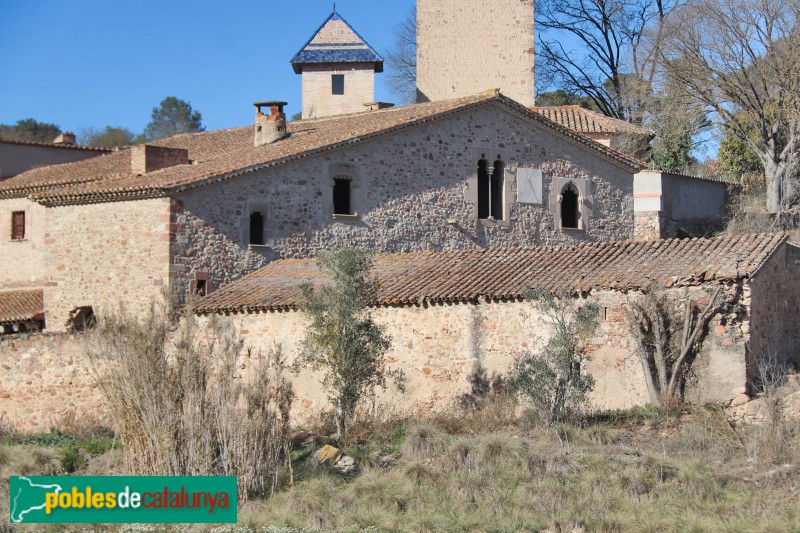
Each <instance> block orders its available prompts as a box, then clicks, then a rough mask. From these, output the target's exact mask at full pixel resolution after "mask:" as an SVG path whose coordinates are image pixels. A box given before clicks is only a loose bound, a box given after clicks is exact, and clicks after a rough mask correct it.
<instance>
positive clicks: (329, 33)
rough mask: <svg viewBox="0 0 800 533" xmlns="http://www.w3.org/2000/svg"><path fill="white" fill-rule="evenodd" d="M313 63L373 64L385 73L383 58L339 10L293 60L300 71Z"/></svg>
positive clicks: (378, 70)
mask: <svg viewBox="0 0 800 533" xmlns="http://www.w3.org/2000/svg"><path fill="white" fill-rule="evenodd" d="M314 63H373V64H374V65H375V71H376V72H383V58H382V57H381V56H380V55H378V53H377V52H376V51H375V49H374V48H372V47H371V46H370V45H369V44H368V43H367V41H365V40H364V39H363V38H362V37H361V36H360V35H359V34H358V32H356V31H355V30H354V29H353V27H352V26H350V24H348V23H347V21H346V20H344V19H343V18H342V17H341V16H340V15H339V14H338V13H337V12H336V11H334V12H333V14H331V16H330V17H328V19H327V20H326V21H325V22H324V23H323V24H322V26H320V28H319V29H318V30H317V32H316V33H315V34H314V36H313V37H311V39H310V40H309V41H308V42H307V43H306V44H304V45H303V48H302V49H301V50H300V51H299V52H297V55H295V56H294V58H293V59H292V67H294V71H295V72H296V73H297V74H300V73H301V72H302V71H303V65H307V64H314Z"/></svg>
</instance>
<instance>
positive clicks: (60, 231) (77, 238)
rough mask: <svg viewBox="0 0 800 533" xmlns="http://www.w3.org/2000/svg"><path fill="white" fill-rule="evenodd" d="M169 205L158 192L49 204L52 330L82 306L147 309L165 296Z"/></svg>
mask: <svg viewBox="0 0 800 533" xmlns="http://www.w3.org/2000/svg"><path fill="white" fill-rule="evenodd" d="M169 205H170V203H169V200H168V199H166V198H157V199H152V200H142V201H136V202H114V203H104V204H92V205H76V206H64V207H54V208H49V209H48V210H47V211H48V212H47V218H48V225H47V233H46V235H45V238H44V243H45V247H46V252H45V256H44V261H45V268H46V271H47V282H46V283H45V284H44V289H45V292H44V301H45V313H46V317H47V330H48V331H50V332H59V331H64V330H65V324H66V321H67V318H68V317H69V314H70V312H71V311H72V310H73V309H75V308H76V307H80V306H92V307H93V309H94V311H95V313H98V312H101V311H102V310H103V309H113V308H116V307H117V306H118V305H120V304H124V305H125V306H126V307H127V308H128V310H129V311H131V312H133V313H141V312H144V311H146V310H147V308H148V306H149V305H150V303H151V302H154V301H155V300H156V299H157V298H159V297H160V295H161V293H162V291H163V290H165V289H167V288H168V281H169V274H170V271H169V265H170V261H169V240H170V212H169Z"/></svg>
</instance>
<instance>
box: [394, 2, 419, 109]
mask: <svg viewBox="0 0 800 533" xmlns="http://www.w3.org/2000/svg"><path fill="white" fill-rule="evenodd" d="M386 62H387V63H388V65H387V66H388V68H387V74H388V78H389V79H388V81H389V88H390V89H391V91H392V93H393V94H394V95H395V96H396V97H397V98H398V99H399V100H400V101H401V102H403V103H405V104H411V103H413V102H414V100H416V97H417V8H416V6H415V7H413V8H412V9H411V11H409V13H408V15H407V16H406V18H404V19H403V21H402V22H401V23H400V24H398V25H397V26H396V27H395V29H394V43H393V44H392V47H391V48H389V50H388V51H387V52H386Z"/></svg>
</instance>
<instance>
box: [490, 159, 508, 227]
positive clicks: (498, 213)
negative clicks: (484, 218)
mask: <svg viewBox="0 0 800 533" xmlns="http://www.w3.org/2000/svg"><path fill="white" fill-rule="evenodd" d="M504 181H505V163H503V162H502V161H500V160H497V161H495V162H494V172H492V209H491V215H492V216H493V217H494V219H495V220H503V200H504V198H503V190H504V185H505V184H504Z"/></svg>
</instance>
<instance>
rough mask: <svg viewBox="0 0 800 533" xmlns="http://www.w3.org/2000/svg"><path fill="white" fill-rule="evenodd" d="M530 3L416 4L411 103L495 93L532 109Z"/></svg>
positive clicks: (449, 0) (468, 0)
mask: <svg viewBox="0 0 800 533" xmlns="http://www.w3.org/2000/svg"><path fill="white" fill-rule="evenodd" d="M533 4H534V2H533V0H418V1H417V98H418V101H423V102H425V101H437V100H447V99H450V98H459V97H462V96H470V95H474V94H478V93H481V92H483V91H486V90H488V89H500V91H501V92H502V93H503V94H504V95H506V96H508V97H510V98H512V99H514V100H516V101H517V102H519V103H521V104H522V105H524V106H526V107H533V106H535V105H536V102H535V99H534V96H535V84H534V80H535V73H534V65H535V59H534V48H535V45H534V23H533V13H534V5H533Z"/></svg>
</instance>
